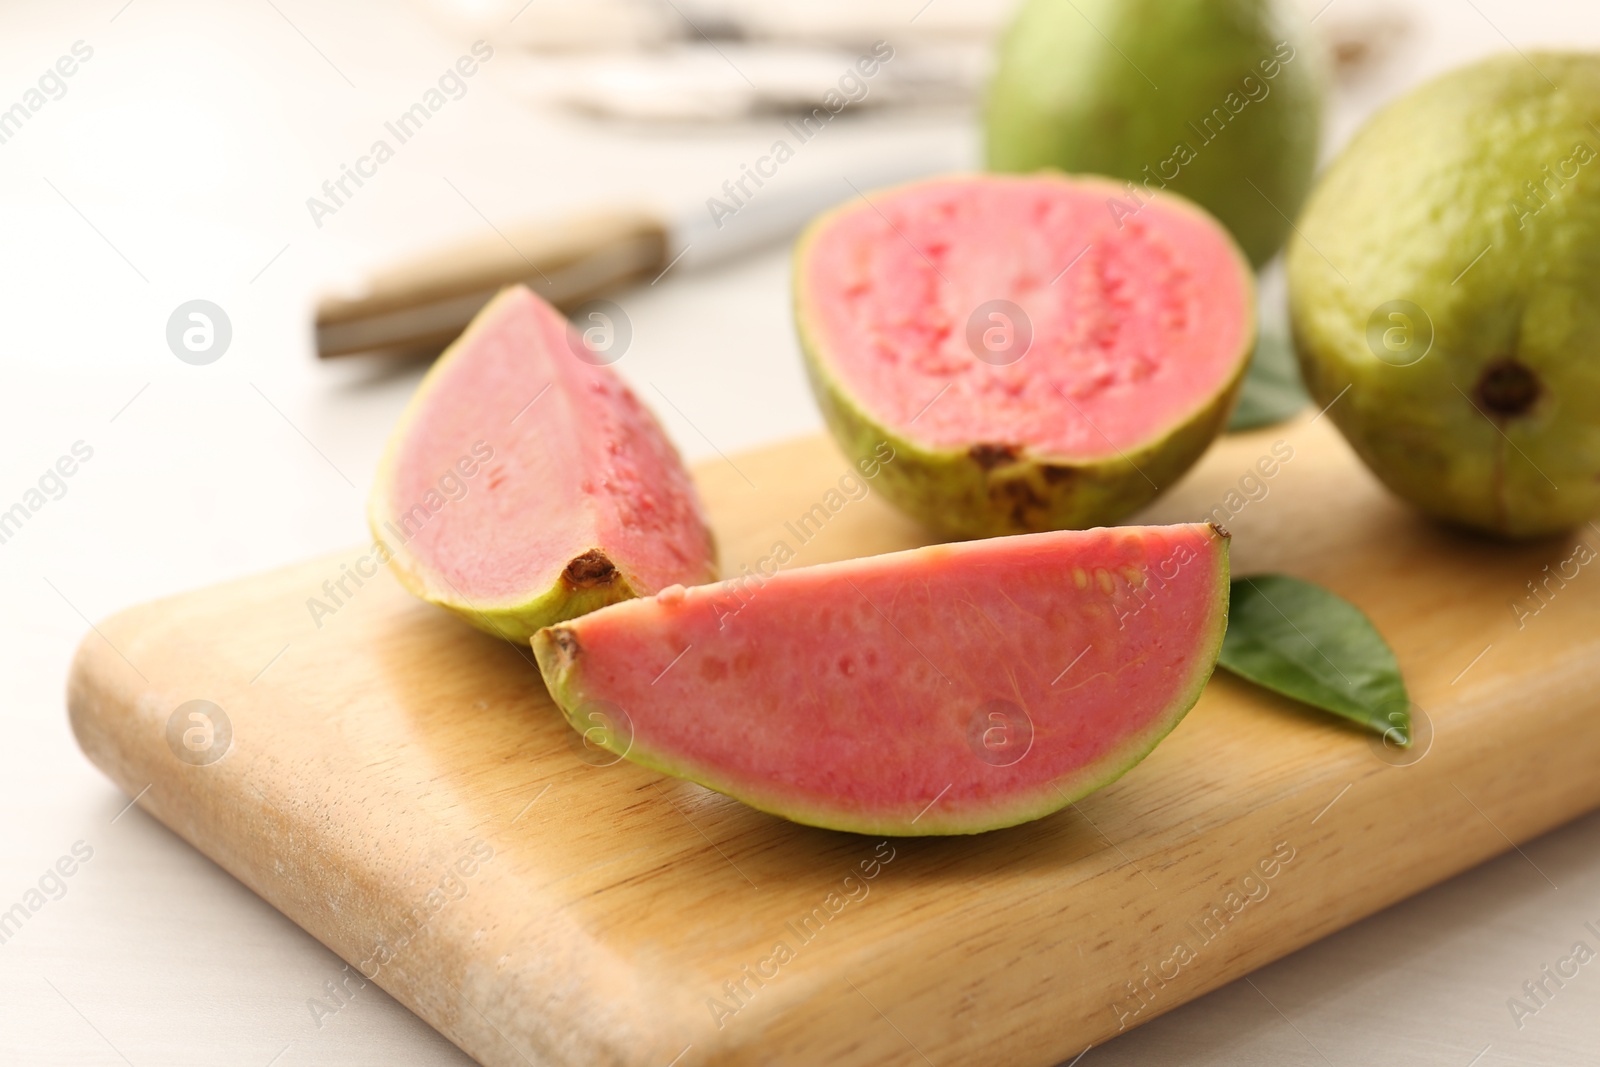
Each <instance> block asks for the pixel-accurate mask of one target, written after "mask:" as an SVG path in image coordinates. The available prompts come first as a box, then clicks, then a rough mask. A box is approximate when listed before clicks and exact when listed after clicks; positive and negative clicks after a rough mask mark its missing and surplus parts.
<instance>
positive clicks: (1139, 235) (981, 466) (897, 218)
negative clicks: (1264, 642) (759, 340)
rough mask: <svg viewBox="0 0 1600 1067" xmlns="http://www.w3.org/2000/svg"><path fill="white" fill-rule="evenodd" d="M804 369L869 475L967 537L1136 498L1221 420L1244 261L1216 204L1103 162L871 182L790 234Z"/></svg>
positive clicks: (1132, 506) (1232, 389)
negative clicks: (1123, 175)
mask: <svg viewBox="0 0 1600 1067" xmlns="http://www.w3.org/2000/svg"><path fill="white" fill-rule="evenodd" d="M794 302H795V319H796V323H797V326H798V329H799V335H800V344H801V349H802V350H803V352H804V353H805V357H806V365H807V370H808V373H809V376H810V379H811V385H812V389H813V391H814V392H815V393H816V396H817V400H818V402H819V404H820V405H821V407H822V412H823V415H824V417H825V418H826V420H827V422H828V426H829V428H830V429H831V430H832V431H833V434H834V436H835V438H837V439H838V441H839V443H840V445H841V446H842V447H843V448H844V450H845V452H846V453H848V454H849V455H850V456H852V457H853V458H861V457H865V456H868V455H872V454H873V453H874V452H875V451H876V450H877V449H879V448H880V447H881V445H882V444H883V443H884V442H887V443H888V444H889V445H890V446H891V447H893V449H894V453H895V456H896V458H895V460H894V462H892V463H889V464H885V465H884V467H883V473H882V476H881V477H880V478H879V479H878V485H879V486H880V487H881V489H882V491H883V492H884V493H885V495H887V496H888V497H889V499H890V500H892V501H893V502H894V503H896V504H898V505H899V506H900V507H902V508H903V509H904V510H906V511H907V512H908V513H910V514H911V515H912V516H913V517H914V518H916V519H918V520H919V521H921V522H923V523H924V524H926V525H927V526H929V527H931V528H933V529H935V530H938V531H940V532H943V533H945V534H950V535H954V536H958V537H983V536H991V535H994V534H1004V533H1021V532H1026V531H1033V530H1045V529H1066V528H1084V527H1090V526H1097V525H1104V524H1107V523H1113V522H1117V521H1119V520H1121V519H1123V518H1125V517H1127V516H1128V515H1130V514H1132V513H1133V512H1134V511H1136V510H1138V509H1139V508H1140V507H1142V506H1144V505H1145V504H1147V503H1148V502H1149V501H1150V500H1152V499H1153V498H1154V497H1155V496H1156V495H1157V494H1159V493H1160V492H1161V491H1162V490H1164V489H1166V488H1167V487H1168V486H1170V485H1171V484H1172V483H1173V482H1175V481H1176V480H1177V479H1178V477H1179V476H1180V475H1181V474H1182V473H1183V472H1184V471H1186V470H1187V469H1188V468H1189V466H1190V465H1191V464H1192V463H1193V462H1194V461H1195V460H1196V459H1197V458H1199V456H1200V454H1201V453H1202V452H1203V451H1205V449H1206V447H1207V446H1208V445H1209V444H1210V443H1211V441H1212V440H1213V439H1214V438H1215V437H1216V435H1217V434H1218V433H1219V432H1220V431H1221V430H1222V429H1223V427H1224V426H1225V425H1226V423H1227V419H1228V414H1229V412H1230V411H1231V410H1232V407H1233V403H1234V401H1235V399H1236V398H1237V395H1238V390H1239V386H1240V383H1241V381H1242V380H1243V376H1244V371H1245V368H1246V365H1247V364H1248V363H1249V357H1250V353H1251V350H1252V349H1253V348H1254V345H1255V321H1256V314H1255V282H1254V276H1253V275H1252V273H1251V270H1250V266H1249V264H1248V263H1247V262H1246V260H1245V258H1244V256H1243V254H1242V253H1241V252H1240V251H1239V248H1238V246H1237V245H1236V244H1235V243H1234V241H1233V239H1232V238H1231V237H1230V236H1229V235H1228V233H1227V231H1226V230H1224V229H1223V228H1222V227H1221V226H1220V225H1219V224H1218V223H1217V222H1216V220H1215V219H1213V218H1211V216H1209V215H1207V214H1206V213H1205V212H1204V211H1203V210H1202V209H1200V208H1198V207H1196V206H1194V205H1193V204H1191V203H1189V202H1188V201H1187V200H1184V199H1182V198H1180V197H1177V196H1174V195H1171V194H1167V193H1156V194H1154V195H1153V196H1152V195H1148V194H1145V193H1144V192H1143V191H1132V190H1130V189H1128V188H1126V187H1124V186H1123V185H1119V184H1116V183H1113V182H1111V181H1109V180H1105V179H1100V178H1069V177H1063V176H1060V175H1037V176H1032V177H1014V176H1001V175H984V176H961V177H951V178H940V179H934V180H931V181H925V182H919V183H914V184H911V185H905V186H900V187H898V188H895V189H890V190H886V191H883V192H878V193H873V194H868V195H867V196H866V197H863V198H861V199H858V200H855V201H853V202H851V203H849V204H847V205H845V206H844V207H842V208H839V209H836V210H835V211H833V212H832V213H830V214H827V215H824V216H822V217H821V218H820V219H818V220H817V221H816V222H814V223H812V224H811V226H810V228H809V229H808V230H807V231H806V233H805V234H804V235H803V236H802V237H801V239H800V241H799V243H798V245H797V246H796V249H795V263H794Z"/></svg>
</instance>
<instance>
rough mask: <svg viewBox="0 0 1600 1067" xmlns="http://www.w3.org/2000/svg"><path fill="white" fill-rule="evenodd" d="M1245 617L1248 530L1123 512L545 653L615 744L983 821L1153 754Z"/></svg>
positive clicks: (606, 618)
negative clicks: (1147, 519) (1152, 520)
mask: <svg viewBox="0 0 1600 1067" xmlns="http://www.w3.org/2000/svg"><path fill="white" fill-rule="evenodd" d="M1227 617H1228V541H1227V534H1226V533H1224V532H1223V531H1222V530H1220V529H1219V528H1217V527H1215V526H1211V525H1205V524H1193V525H1182V526H1144V527H1119V528H1113V529H1097V530H1088V531H1067V532H1056V533H1041V534H1029V535H1022V536H1016V537H1005V538H997V539H992V540H986V541H971V542H962V543H956V544H947V545H935V546H932V547H929V548H921V549H916V550H913V551H909V552H896V553H892V554H890V555H884V556H875V557H869V558H865V559H855V560H850V561H847V562H843V563H830V564H824V565H820V566H815V567H806V568H800V569H796V570H791V571H779V572H776V573H773V574H772V575H770V576H767V577H763V576H761V575H756V576H754V577H745V578H741V579H737V580H730V581H726V582H720V583H717V584H714V585H707V586H701V587H699V588H695V589H669V590H665V591H663V592H662V593H660V594H658V595H657V596H655V597H653V598H650V599H641V600H633V601H629V602H627V603H624V604H617V605H615V606H612V607H608V608H605V609H603V610H601V611H597V612H595V613H593V614H591V615H586V616H584V617H583V618H581V619H575V620H573V621H571V622H568V623H564V624H562V625H559V626H554V627H551V628H549V629H546V630H541V631H540V632H539V633H537V634H535V635H534V638H533V648H534V653H535V656H536V657H537V659H538V661H539V669H540V671H541V672H542V673H543V675H544V678H545V682H546V684H547V685H548V686H549V689H550V693H551V695H552V696H553V697H554V698H555V701H556V703H557V704H559V705H560V706H561V709H562V711H563V712H564V713H565V714H566V716H567V719H568V721H569V722H570V723H571V724H572V725H573V727H574V728H575V729H577V730H579V731H580V732H581V733H582V734H583V736H584V740H585V743H586V744H587V745H588V746H590V751H591V752H598V750H600V749H605V750H609V751H610V752H612V753H615V754H616V755H618V756H626V757H627V758H629V759H631V760H634V761H636V762H638V763H642V764H644V765H646V766H649V767H652V768H654V769H656V770H659V771H662V772H664V773H666V774H672V775H676V776H679V777H682V778H688V779H691V780H693V781H696V782H699V783H701V784H702V785H705V786H708V787H709V788H711V789H715V790H717V791H719V792H722V793H726V794H728V795H730V796H733V797H736V798H738V799H739V800H742V801H744V802H745V803H746V804H749V805H751V806H752V807H756V808H759V809H761V810H763V811H767V812H771V813H773V814H775V815H781V816H783V817H784V818H787V819H792V820H794V821H795V822H801V823H807V824H810V825H813V826H823V827H829V828H832V829H838V830H853V831H857V832H861V833H872V834H898V835H924V834H966V833H978V832H981V831H984V830H992V829H995V828H998V827H1003V826H1010V825H1013V824H1015V823H1020V822H1026V821H1028V820H1030V819H1036V818H1039V817H1040V816H1043V815H1046V814H1048V813H1050V812H1052V811H1055V810H1057V809H1058V808H1061V807H1063V806H1065V805H1067V804H1069V803H1071V802H1073V801H1075V800H1077V799H1078V798H1080V797H1082V796H1084V795H1086V794H1088V793H1091V792H1093V791H1094V790H1096V789H1099V788H1101V787H1102V786H1104V785H1107V784H1108V783H1110V782H1111V781H1113V780H1114V779H1116V778H1117V777H1119V776H1120V775H1121V774H1122V773H1123V772H1125V771H1126V770H1128V768H1130V767H1132V766H1133V765H1134V764H1136V763H1138V762H1139V761H1140V760H1141V759H1143V758H1144V756H1145V755H1146V754H1147V753H1148V752H1149V751H1150V750H1151V749H1152V748H1154V747H1155V745H1156V743H1157V742H1158V741H1160V740H1161V738H1163V737H1164V736H1166V734H1167V733H1168V732H1169V731H1170V730H1172V728H1173V727H1174V726H1176V725H1177V724H1178V721H1179V720H1180V719H1182V718H1183V716H1184V714H1185V713H1186V712H1187V711H1188V710H1189V709H1190V708H1191V707H1192V706H1193V705H1194V703H1195V701H1196V700H1198V699H1199V696H1200V692H1201V690H1202V689H1203V688H1204V686H1205V683H1206V679H1207V678H1209V677H1210V675H1211V670H1212V667H1213V666H1214V665H1215V663H1216V659H1217V654H1218V651H1219V650H1220V648H1221V646H1222V635H1223V631H1224V630H1225V628H1226V626H1227Z"/></svg>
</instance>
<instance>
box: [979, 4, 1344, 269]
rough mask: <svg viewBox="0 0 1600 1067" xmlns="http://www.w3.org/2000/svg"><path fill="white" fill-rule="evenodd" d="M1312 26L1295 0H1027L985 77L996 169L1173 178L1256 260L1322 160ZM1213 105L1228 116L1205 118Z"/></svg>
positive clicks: (1277, 239)
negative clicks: (989, 77) (1186, 157)
mask: <svg viewBox="0 0 1600 1067" xmlns="http://www.w3.org/2000/svg"><path fill="white" fill-rule="evenodd" d="M1307 29H1308V27H1307V26H1306V24H1305V22H1304V19H1303V17H1302V16H1301V14H1300V13H1299V11H1298V10H1297V9H1296V8H1295V7H1294V5H1293V4H1292V3H1291V2H1289V0H1026V2H1025V3H1024V4H1023V5H1022V7H1021V9H1020V11H1019V12H1018V13H1017V15H1016V18H1015V20H1014V21H1013V22H1012V24H1011V26H1010V28H1009V29H1008V30H1007V32H1006V34H1005V35H1004V37H1003V38H1002V41H1001V45H1000V52H999V58H998V62H997V64H996V68H995V76H994V79H993V81H992V82H991V84H990V86H989V92H988V100H987V106H986V116H985V123H986V129H987V151H988V165H989V168H990V169H991V170H999V171H1033V170H1039V169H1041V168H1044V167H1055V168H1057V169H1059V170H1062V171H1065V172H1067V173H1069V174H1105V175H1109V176H1111V177H1114V178H1119V179H1122V180H1125V181H1132V182H1135V183H1137V184H1138V185H1140V186H1141V187H1143V186H1145V185H1146V183H1147V182H1148V183H1149V187H1151V188H1160V187H1161V186H1162V185H1163V183H1165V186H1166V188H1168V189H1169V190H1171V191H1172V192H1176V193H1181V194H1182V195H1184V196H1186V197H1188V198H1189V199H1191V200H1193V201H1195V202H1196V203H1198V204H1200V205H1201V206H1202V207H1204V208H1206V209H1207V210H1209V211H1210V212H1211V213H1212V214H1213V215H1215V216H1216V217H1217V218H1218V219H1219V220H1221V222H1222V224H1223V225H1224V226H1226V227H1227V228H1228V230H1229V231H1230V232H1232V234H1233V235H1234V238H1235V239H1236V240H1237V241H1238V242H1239V244H1240V246H1241V247H1243V248H1244V250H1245V254H1246V255H1248V256H1249V257H1250V261H1251V263H1252V264H1254V265H1255V266H1256V267H1260V266H1261V265H1262V264H1264V263H1266V262H1267V261H1268V260H1269V259H1271V258H1272V257H1273V255H1275V254H1276V253H1277V251H1278V250H1279V249H1280V248H1282V247H1283V242H1284V238H1285V237H1286V236H1287V235H1288V233H1289V229H1290V226H1289V220H1290V219H1292V218H1294V217H1295V214H1296V212H1298V211H1299V209H1300V206H1301V204H1302V203H1303V202H1304V200H1305V197H1306V193H1307V192H1308V191H1309V190H1310V188H1311V181H1312V175H1313V172H1314V170H1315V168H1316V162H1317V151H1318V148H1319V145H1320V137H1321V115H1322V83H1323V72H1322V60H1321V56H1320V53H1319V52H1318V51H1317V48H1316V46H1315V45H1314V44H1313V43H1312V41H1311V38H1310V34H1309V33H1308V32H1307ZM1263 64H1267V66H1266V67H1265V68H1263ZM1273 69H1276V71H1277V73H1276V76H1275V77H1270V78H1269V77H1267V76H1266V71H1270V70H1273ZM1247 77H1248V78H1250V79H1251V81H1250V82H1249V83H1246V81H1245V79H1246V78H1247ZM1253 97H1258V98H1259V99H1253ZM1213 109H1221V115H1222V116H1223V117H1224V118H1225V122H1224V121H1221V120H1213V124H1212V128H1211V130H1210V132H1207V131H1206V129H1205V128H1204V127H1203V125H1202V124H1203V121H1204V119H1205V118H1206V116H1208V115H1210V114H1212V111H1213ZM1191 123H1192V124H1193V125H1191ZM1207 137H1211V138H1213V139H1212V140H1210V141H1209V142H1208V141H1207ZM1180 145H1186V146H1188V148H1189V149H1190V150H1191V152H1192V155H1193V158H1192V159H1191V160H1190V161H1189V162H1187V163H1183V162H1180V161H1179V158H1178V157H1177V156H1175V150H1176V149H1177V148H1178V146H1180ZM1169 161H1171V162H1169ZM1147 168H1148V169H1147Z"/></svg>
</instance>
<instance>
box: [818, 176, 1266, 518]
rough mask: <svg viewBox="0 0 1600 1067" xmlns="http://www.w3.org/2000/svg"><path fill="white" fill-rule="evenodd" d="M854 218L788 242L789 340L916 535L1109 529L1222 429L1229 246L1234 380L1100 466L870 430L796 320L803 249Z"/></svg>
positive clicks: (1251, 331) (857, 456)
mask: <svg viewBox="0 0 1600 1067" xmlns="http://www.w3.org/2000/svg"><path fill="white" fill-rule="evenodd" d="M1073 180H1074V181H1077V182H1080V183H1082V182H1084V181H1094V180H1096V179H1092V178H1091V179H1085V178H1081V177H1076V178H1073ZM1105 186H1106V195H1107V196H1108V197H1111V196H1114V195H1116V194H1117V193H1118V187H1116V186H1114V185H1112V184H1111V183H1110V182H1106V183H1105ZM1164 202H1165V203H1167V204H1168V205H1169V206H1174V207H1178V208H1180V209H1182V210H1187V211H1193V212H1200V209H1199V208H1197V207H1196V206H1195V205H1193V204H1191V203H1187V202H1185V201H1184V200H1183V199H1182V198H1181V197H1176V196H1171V195H1168V196H1166V197H1164ZM854 206H855V205H852V204H845V205H844V206H842V207H839V208H835V209H834V210H832V211H829V212H827V213H825V214H823V215H821V216H819V217H818V218H817V219H816V220H814V221H813V222H812V223H811V224H810V225H809V226H808V227H807V228H806V230H805V232H804V233H802V234H801V235H800V239H799V240H798V241H796V242H795V248H794V258H793V267H792V270H791V274H792V277H793V279H794V282H793V285H794V293H793V296H794V319H795V330H796V333H797V335H798V337H799V341H800V351H801V354H802V355H803V356H804V363H805V368H806V378H807V380H808V381H809V382H810V384H811V392H812V394H813V395H814V396H815V397H816V400H817V406H818V407H819V408H820V409H821V411H822V418H823V421H824V422H825V423H827V426H828V430H829V431H830V432H831V433H832V434H833V439H834V441H835V442H836V443H837V444H838V445H839V448H840V450H841V451H843V452H844V454H845V455H846V456H847V457H849V458H850V460H851V461H852V462H866V461H872V460H876V461H878V462H877V465H878V475H877V477H876V479H875V481H874V485H875V486H876V488H877V489H878V491H879V492H881V493H882V494H883V495H884V497H885V498H886V499H887V500H889V501H890V502H891V503H893V504H894V505H895V506H896V507H898V508H899V509H900V510H901V511H903V512H905V513H906V514H907V515H910V516H911V517H912V518H913V519H915V520H917V521H918V522H919V523H921V524H922V525H923V526H925V527H927V528H928V529H930V530H934V531H936V532H938V533H940V534H942V535H944V536H946V537H951V538H955V539H966V540H970V539H973V538H979V537H1000V536H1004V535H1006V534H1018V533H1038V532H1040V531H1044V530H1087V529H1090V528H1092V527H1095V526H1112V525H1115V524H1116V523H1119V522H1121V521H1122V520H1123V519H1126V518H1127V517H1128V516H1130V515H1132V514H1134V513H1135V512H1137V511H1138V510H1139V509H1140V508H1142V507H1144V506H1145V505H1146V504H1148V503H1150V502H1151V501H1152V500H1154V499H1155V498H1156V497H1158V496H1160V495H1161V494H1162V493H1163V492H1165V491H1166V490H1167V489H1169V488H1171V486H1172V485H1173V484H1174V483H1175V482H1177V480H1178V479H1179V478H1181V477H1182V476H1183V474H1184V473H1185V472H1186V471H1187V470H1188V469H1189V468H1190V467H1192V466H1194V463H1195V461H1196V460H1198V459H1199V458H1200V456H1201V455H1202V454H1203V453H1204V452H1205V450H1206V449H1207V448H1209V447H1210V446H1211V442H1213V441H1215V440H1216V439H1217V436H1218V435H1219V434H1221V433H1222V431H1223V430H1224V429H1226V427H1227V425H1228V417H1229V416H1230V415H1231V414H1232V413H1233V408H1234V405H1235V404H1236V403H1237V402H1238V399H1239V391H1240V389H1241V388H1243V385H1244V379H1245V375H1246V373H1247V371H1248V370H1249V366H1250V359H1249V356H1250V353H1251V352H1253V351H1255V346H1256V324H1257V314H1256V290H1255V279H1254V275H1253V274H1252V273H1251V271H1250V268H1249V264H1248V263H1247V262H1246V261H1245V257H1244V254H1243V252H1242V250H1240V249H1238V248H1237V246H1236V247H1235V249H1234V252H1235V255H1236V257H1237V262H1238V270H1239V272H1240V275H1241V277H1242V278H1243V279H1244V282H1245V285H1244V290H1245V293H1246V294H1247V296H1248V298H1249V304H1248V306H1247V307H1245V308H1243V309H1241V314H1242V315H1243V317H1244V318H1243V322H1244V324H1245V328H1244V332H1243V334H1242V336H1241V342H1240V352H1239V356H1238V359H1237V370H1236V371H1235V372H1234V375H1233V376H1232V377H1231V378H1230V379H1228V381H1227V383H1226V384H1224V385H1223V386H1222V388H1220V389H1219V390H1218V391H1217V392H1216V393H1214V394H1213V395H1212V396H1211V397H1210V398H1209V399H1208V400H1207V401H1206V403H1205V404H1204V405H1202V406H1201V407H1200V408H1199V409H1197V410H1196V411H1195V412H1194V414H1192V415H1190V416H1189V417H1188V418H1186V419H1184V420H1183V421H1181V422H1180V423H1178V424H1177V425H1175V426H1172V427H1169V428H1168V430H1167V432H1166V433H1164V434H1161V435H1158V436H1154V437H1152V438H1151V440H1150V441H1148V442H1147V443H1146V444H1144V445H1142V446H1139V447H1137V448H1133V449H1126V450H1123V451H1122V453H1121V454H1120V455H1116V456H1111V457H1109V458H1106V459H1083V458H1079V457H1071V456H1058V455H1053V454H1049V453H1039V452H1034V451H1032V450H1030V449H1028V448H1026V447H1023V448H1021V449H1019V450H1016V451H1014V452H1012V453H1009V454H1008V457H1007V458H1003V459H1000V460H998V461H997V460H995V459H992V458H991V459H989V460H987V461H983V460H980V458H979V454H975V453H974V451H973V450H972V448H970V447H968V448H939V447H937V446H932V445H929V444H926V443H921V442H918V441H915V440H913V439H912V438H910V437H908V436H906V435H905V434H903V433H900V432H898V431H897V430H896V429H894V428H892V427H890V426H888V425H886V424H884V423H882V422H880V421H878V420H877V419H876V418H874V417H873V416H872V415H871V414H870V413H868V412H867V411H866V410H865V409H864V408H863V407H862V405H861V404H859V403H858V402H857V401H856V400H855V398H853V397H852V396H851V395H850V391H849V389H848V388H846V387H845V386H844V385H843V384H842V383H840V381H839V380H838V378H837V377H836V376H835V374H834V373H833V371H832V370H831V368H830V362H831V360H830V358H829V355H828V348H827V346H826V345H825V344H824V343H823V342H822V340H821V338H820V337H818V336H817V333H816V331H815V330H814V329H813V328H812V327H811V324H810V315H809V314H808V311H807V305H808V303H809V301H810V296H809V294H808V292H807V290H806V282H805V278H806V270H805V263H806V256H807V254H808V252H809V250H810V247H811V243H812V242H813V241H814V240H815V239H816V237H817V236H818V235H819V234H820V233H822V231H823V230H824V229H826V227H827V226H828V224H829V223H830V222H831V221H832V219H833V217H834V216H835V215H837V214H839V213H841V212H843V211H848V210H851V209H852V208H853V207H854ZM885 443H887V444H888V446H889V447H890V448H892V449H893V458H892V459H889V460H888V461H887V462H883V461H884V459H885V456H884V453H883V451H882V446H883V445H884V444H885ZM972 444H974V445H979V444H981V442H972Z"/></svg>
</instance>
